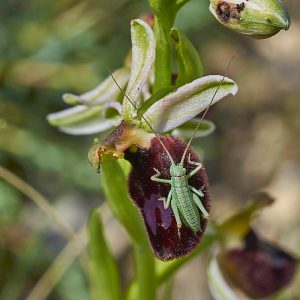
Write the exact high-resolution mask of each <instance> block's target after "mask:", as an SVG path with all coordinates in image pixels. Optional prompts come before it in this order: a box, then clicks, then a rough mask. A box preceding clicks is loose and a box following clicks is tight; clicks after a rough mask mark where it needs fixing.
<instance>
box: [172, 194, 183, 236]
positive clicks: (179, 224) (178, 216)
mask: <svg viewBox="0 0 300 300" xmlns="http://www.w3.org/2000/svg"><path fill="white" fill-rule="evenodd" d="M171 207H172V211H173V214H174V216H175V220H176V224H177V232H178V236H179V238H180V228H181V226H182V222H181V219H180V215H179V211H178V207H177V203H176V200H174V199H173V200H172V201H171Z"/></svg>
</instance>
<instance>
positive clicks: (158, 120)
mask: <svg viewBox="0 0 300 300" xmlns="http://www.w3.org/2000/svg"><path fill="white" fill-rule="evenodd" d="M217 89H218V91H217V93H216V90H217ZM237 91H238V87H237V84H236V83H235V82H234V81H233V80H231V79H229V78H227V77H224V76H221V75H210V76H205V77H201V78H198V79H196V80H194V81H192V82H190V83H187V84H185V85H183V86H181V87H179V88H178V89H177V90H176V91H175V92H173V93H171V94H168V95H167V96H165V97H164V98H162V99H160V100H158V101H157V102H155V103H154V104H153V105H152V106H150V108H149V109H148V110H147V111H146V112H145V113H144V115H143V116H144V118H145V119H146V120H147V121H148V122H149V123H150V124H151V126H152V128H153V129H154V130H155V131H158V132H166V131H169V130H172V129H174V128H176V127H178V126H180V125H181V124H183V123H185V122H187V121H188V120H190V119H191V118H193V117H195V116H196V115H198V114H199V113H200V112H202V111H203V110H205V109H206V108H207V107H208V106H209V105H210V103H211V102H212V103H211V104H214V103H216V102H217V101H219V100H221V99H222V98H224V97H226V96H228V95H229V94H232V95H235V94H236V93H237ZM215 93H216V95H215V96H214V94H215ZM213 97H214V98H213ZM212 100H213V101H212ZM141 124H142V126H143V127H145V128H149V126H148V125H147V122H146V121H145V120H144V119H142V120H141Z"/></svg>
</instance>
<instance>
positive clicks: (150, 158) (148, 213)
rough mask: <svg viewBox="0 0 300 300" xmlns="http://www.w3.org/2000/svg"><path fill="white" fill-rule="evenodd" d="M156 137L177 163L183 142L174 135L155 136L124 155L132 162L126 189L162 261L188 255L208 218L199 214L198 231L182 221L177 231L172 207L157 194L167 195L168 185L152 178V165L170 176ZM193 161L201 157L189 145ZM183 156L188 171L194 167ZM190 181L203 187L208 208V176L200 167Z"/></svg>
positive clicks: (204, 200) (162, 176)
mask: <svg viewBox="0 0 300 300" xmlns="http://www.w3.org/2000/svg"><path fill="white" fill-rule="evenodd" d="M158 138H160V139H161V141H162V142H163V143H164V145H165V147H166V148H167V149H168V151H169V152H170V154H171V157H172V158H173V160H174V161H175V162H176V163H178V162H179V161H180V160H181V157H182V154H183V152H184V149H185V148H186V145H185V144H184V143H183V142H182V141H181V140H179V139H178V138H175V137H173V136H160V137H158V136H155V137H153V138H152V140H151V144H150V146H149V147H148V148H138V151H134V152H132V151H128V150H127V151H126V152H125V156H124V158H125V159H127V160H128V161H129V162H130V163H131V165H132V171H131V172H130V174H129V182H128V185H129V193H130V195H131V198H132V199H133V201H134V202H135V204H136V205H137V207H138V208H139V210H140V212H141V214H142V216H143V220H144V223H145V226H146V229H147V232H148V236H149V240H150V243H151V246H152V249H153V252H154V254H155V256H156V257H157V258H158V259H160V260H163V261H167V260H172V259H175V258H179V257H182V256H185V255H188V254H189V253H190V252H191V251H193V249H195V248H196V246H197V245H198V244H199V243H200V241H201V237H202V235H203V233H204V231H205V228H206V225H207V219H205V218H201V231H199V232H196V233H195V232H193V231H192V230H191V229H190V228H189V227H187V226H186V225H185V224H184V223H183V224H182V227H181V229H180V236H179V235H178V228H177V224H176V220H175V217H174V214H173V212H172V209H171V208H170V207H168V208H167V209H165V208H164V206H163V203H162V201H159V200H158V199H159V198H160V197H167V195H168V193H169V190H170V185H168V184H160V183H157V182H154V181H152V180H151V176H152V175H154V174H155V171H154V169H153V168H157V169H158V170H159V171H160V172H161V178H170V173H169V172H170V160H169V157H168V156H167V154H166V152H165V150H164V149H163V148H162V145H161V143H160V142H159V140H158ZM188 153H191V159H192V160H193V161H198V162H199V161H200V159H199V157H198V156H197V155H196V153H195V152H194V151H193V150H192V148H189V150H188ZM187 160H188V158H187V157H185V162H184V165H185V167H186V168H187V172H188V173H189V172H190V171H191V170H193V169H194V168H195V167H194V165H191V164H188V162H187ZM189 184H190V185H192V186H193V187H195V188H197V189H202V192H203V193H204V198H202V199H201V201H202V203H203V205H204V207H205V208H206V210H207V211H209V209H210V204H209V201H210V200H209V193H208V179H207V175H206V172H205V168H204V167H203V168H202V169H200V171H199V172H198V173H197V174H195V175H194V176H192V177H191V178H190V179H189Z"/></svg>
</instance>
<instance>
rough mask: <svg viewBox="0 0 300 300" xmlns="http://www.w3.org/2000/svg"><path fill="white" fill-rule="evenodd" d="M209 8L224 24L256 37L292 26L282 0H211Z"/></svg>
mask: <svg viewBox="0 0 300 300" xmlns="http://www.w3.org/2000/svg"><path fill="white" fill-rule="evenodd" d="M209 9H210V11H211V13H212V14H213V15H214V16H215V17H216V19H217V20H218V21H219V22H220V23H222V24H223V25H225V26H227V27H229V28H231V29H232V30H235V31H237V32H240V33H242V34H246V35H251V36H252V37H255V38H268V37H270V36H272V35H274V34H276V33H277V32H278V31H280V30H282V29H285V30H287V29H289V27H290V17H289V14H288V12H287V9H286V7H285V6H284V4H283V3H282V1H281V0H223V1H222V0H210V7H209Z"/></svg>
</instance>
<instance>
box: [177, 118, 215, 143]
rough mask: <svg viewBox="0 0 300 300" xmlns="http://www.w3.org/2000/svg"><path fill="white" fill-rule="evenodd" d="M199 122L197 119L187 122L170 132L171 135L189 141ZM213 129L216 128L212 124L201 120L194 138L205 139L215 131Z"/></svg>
mask: <svg viewBox="0 0 300 300" xmlns="http://www.w3.org/2000/svg"><path fill="white" fill-rule="evenodd" d="M199 121H200V119H199V118H197V119H192V120H189V121H188V122H186V123H185V124H183V125H181V126H179V127H177V128H175V129H174V130H172V135H174V136H178V137H181V138H187V139H189V138H190V137H191V136H192V135H193V134H194V131H195V129H196V127H197V125H198V123H199ZM215 128H216V126H215V124H214V123H213V122H211V121H208V120H202V121H201V123H200V126H199V128H198V130H197V132H196V134H195V136H194V138H200V137H205V136H207V135H209V134H211V133H212V132H213V131H214V130H215Z"/></svg>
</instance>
